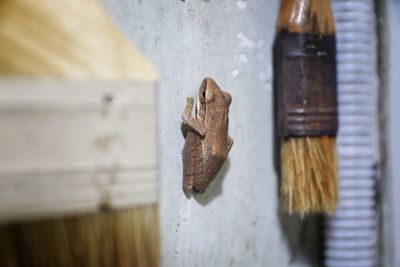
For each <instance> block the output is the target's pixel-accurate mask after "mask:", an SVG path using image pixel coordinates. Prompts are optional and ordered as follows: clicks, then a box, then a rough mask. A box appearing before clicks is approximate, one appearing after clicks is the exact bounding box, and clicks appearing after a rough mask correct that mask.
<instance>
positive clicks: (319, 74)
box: [274, 32, 338, 137]
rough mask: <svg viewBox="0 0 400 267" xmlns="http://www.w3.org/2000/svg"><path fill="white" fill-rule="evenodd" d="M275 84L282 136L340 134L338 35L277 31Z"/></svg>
mask: <svg viewBox="0 0 400 267" xmlns="http://www.w3.org/2000/svg"><path fill="white" fill-rule="evenodd" d="M274 83H275V84H274V87H275V90H276V91H275V96H276V99H275V101H276V103H275V105H276V109H277V110H276V112H277V116H278V118H277V131H278V132H277V133H278V136H280V137H289V136H321V135H331V136H335V135H336V132H337V128H338V115H337V89H336V42H335V36H334V35H320V34H310V33H291V32H280V33H277V35H276V38H275V44H274Z"/></svg>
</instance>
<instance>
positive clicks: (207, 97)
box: [206, 90, 215, 103]
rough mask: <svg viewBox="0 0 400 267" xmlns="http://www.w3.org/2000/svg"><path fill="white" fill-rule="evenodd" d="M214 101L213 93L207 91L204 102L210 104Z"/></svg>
mask: <svg viewBox="0 0 400 267" xmlns="http://www.w3.org/2000/svg"><path fill="white" fill-rule="evenodd" d="M214 100H215V95H214V93H212V92H210V90H208V91H207V93H206V102H207V103H211V102H213V101H214Z"/></svg>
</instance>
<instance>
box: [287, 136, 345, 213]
mask: <svg viewBox="0 0 400 267" xmlns="http://www.w3.org/2000/svg"><path fill="white" fill-rule="evenodd" d="M281 171H282V184H281V198H282V203H283V208H284V210H286V211H287V212H289V213H298V214H300V215H302V216H304V215H305V214H310V213H321V212H323V213H327V214H331V213H332V212H334V211H335V209H336V205H337V201H338V181H337V155H336V138H335V137H331V136H320V137H289V138H284V139H282V142H281Z"/></svg>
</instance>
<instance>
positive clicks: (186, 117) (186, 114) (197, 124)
mask: <svg viewBox="0 0 400 267" xmlns="http://www.w3.org/2000/svg"><path fill="white" fill-rule="evenodd" d="M193 105H194V99H193V98H192V97H188V98H187V99H186V107H185V110H184V111H183V114H182V120H183V123H184V124H186V125H187V126H189V127H190V128H191V129H193V130H194V131H195V132H196V133H198V134H199V135H201V136H204V135H205V134H206V132H207V128H206V126H205V125H204V124H203V122H202V121H200V120H198V119H197V118H194V117H193V116H192V110H193Z"/></svg>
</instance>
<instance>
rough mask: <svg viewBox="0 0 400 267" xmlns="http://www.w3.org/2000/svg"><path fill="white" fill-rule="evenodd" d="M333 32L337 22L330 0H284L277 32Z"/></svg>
mask: <svg viewBox="0 0 400 267" xmlns="http://www.w3.org/2000/svg"><path fill="white" fill-rule="evenodd" d="M281 31H288V32H303V33H318V34H332V33H334V32H335V22H334V19H333V13H332V9H331V4H330V1H329V0H282V2H281V8H280V12H279V17H278V24H277V27H276V32H281Z"/></svg>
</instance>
